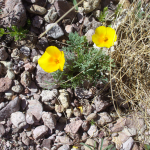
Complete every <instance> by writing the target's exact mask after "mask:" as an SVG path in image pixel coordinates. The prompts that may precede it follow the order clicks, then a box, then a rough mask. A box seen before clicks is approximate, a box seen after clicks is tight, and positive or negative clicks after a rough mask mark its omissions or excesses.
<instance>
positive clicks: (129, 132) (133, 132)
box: [122, 127, 137, 136]
mask: <svg viewBox="0 0 150 150" xmlns="http://www.w3.org/2000/svg"><path fill="white" fill-rule="evenodd" d="M122 132H124V133H125V134H126V135H127V136H134V135H136V134H137V132H136V129H135V128H128V127H124V129H123V130H122Z"/></svg>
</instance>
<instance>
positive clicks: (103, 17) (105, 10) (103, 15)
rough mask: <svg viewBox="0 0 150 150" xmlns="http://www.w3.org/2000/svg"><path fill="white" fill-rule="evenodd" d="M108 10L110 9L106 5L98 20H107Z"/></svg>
mask: <svg viewBox="0 0 150 150" xmlns="http://www.w3.org/2000/svg"><path fill="white" fill-rule="evenodd" d="M107 10H108V7H105V8H104V9H103V11H102V12H101V13H100V16H99V18H98V20H99V21H100V22H104V21H105V18H106V15H107V14H108V12H107Z"/></svg>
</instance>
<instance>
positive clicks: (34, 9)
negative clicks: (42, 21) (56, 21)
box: [27, 4, 47, 15]
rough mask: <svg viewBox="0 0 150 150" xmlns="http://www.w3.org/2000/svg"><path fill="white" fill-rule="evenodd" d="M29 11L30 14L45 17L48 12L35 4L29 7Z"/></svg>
mask: <svg viewBox="0 0 150 150" xmlns="http://www.w3.org/2000/svg"><path fill="white" fill-rule="evenodd" d="M27 10H28V11H29V12H30V13H33V14H37V15H44V14H46V12H47V10H46V9H45V8H44V7H41V6H38V5H35V4H33V5H31V6H28V7H27Z"/></svg>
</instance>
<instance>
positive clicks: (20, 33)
mask: <svg viewBox="0 0 150 150" xmlns="http://www.w3.org/2000/svg"><path fill="white" fill-rule="evenodd" d="M7 30H8V32H5V30H4V28H0V36H3V35H4V34H10V36H11V37H14V40H15V41H17V40H21V39H22V38H25V37H26V34H27V33H28V30H24V29H23V28H19V29H18V28H17V27H16V26H12V27H11V28H9V27H7Z"/></svg>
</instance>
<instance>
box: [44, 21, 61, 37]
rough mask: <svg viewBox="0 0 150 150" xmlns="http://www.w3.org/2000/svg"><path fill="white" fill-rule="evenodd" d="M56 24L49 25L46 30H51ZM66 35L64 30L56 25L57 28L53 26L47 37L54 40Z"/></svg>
mask: <svg viewBox="0 0 150 150" xmlns="http://www.w3.org/2000/svg"><path fill="white" fill-rule="evenodd" d="M53 25H54V23H51V24H48V25H47V26H46V30H47V29H49V28H50V27H51V26H53ZM63 35H64V32H63V30H62V29H61V27H60V26H59V25H58V24H56V25H55V26H53V27H52V28H51V29H50V30H49V31H48V32H47V36H48V37H52V38H54V39H58V38H60V37H62V36H63Z"/></svg>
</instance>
